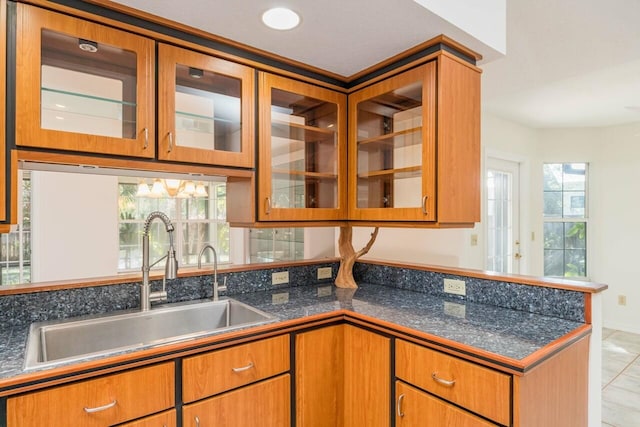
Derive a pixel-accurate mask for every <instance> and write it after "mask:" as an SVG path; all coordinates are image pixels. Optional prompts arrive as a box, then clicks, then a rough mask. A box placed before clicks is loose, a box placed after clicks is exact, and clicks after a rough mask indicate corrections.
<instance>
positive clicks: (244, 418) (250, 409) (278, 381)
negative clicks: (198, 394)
mask: <svg viewBox="0 0 640 427" xmlns="http://www.w3.org/2000/svg"><path fill="white" fill-rule="evenodd" d="M290 395H291V377H290V375H289V374H284V375H281V376H279V377H276V378H272V379H269V380H265V381H262V382H259V383H257V384H254V385H250V386H246V387H243V388H240V389H237V390H234V391H230V392H227V393H224V394H221V395H218V396H216V397H212V398H209V399H206V400H203V401H200V402H197V403H192V404H189V405H185V406H184V407H183V410H182V416H183V423H182V425H183V426H184V427H213V426H215V427H240V426H252V427H288V426H289V425H290V424H291V423H290V417H291V403H290Z"/></svg>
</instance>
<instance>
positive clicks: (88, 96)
mask: <svg viewBox="0 0 640 427" xmlns="http://www.w3.org/2000/svg"><path fill="white" fill-rule="evenodd" d="M17 8H18V11H17V37H16V144H17V145H18V146H29V147H44V148H55V149H60V150H72V151H81V152H90V153H101V154H112V155H113V154H116V155H125V156H136V157H149V158H152V157H154V155H155V144H154V132H153V130H154V126H153V120H154V109H153V106H154V75H155V72H154V63H155V60H154V55H155V53H154V42H153V40H150V39H147V38H144V37H141V36H137V35H133V34H131V33H128V32H125V31H120V30H116V29H113V28H110V27H106V26H102V25H98V24H95V23H92V22H88V21H84V20H80V19H77V18H73V17H70V16H66V15H62V14H58V13H54V12H49V11H46V10H42V9H38V8H35V7H29V6H27V5H24V4H18V5H17Z"/></svg>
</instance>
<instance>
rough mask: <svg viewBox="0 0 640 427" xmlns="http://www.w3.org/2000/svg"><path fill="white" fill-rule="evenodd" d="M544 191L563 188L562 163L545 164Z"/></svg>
mask: <svg viewBox="0 0 640 427" xmlns="http://www.w3.org/2000/svg"><path fill="white" fill-rule="evenodd" d="M543 174H544V191H560V190H562V164H561V163H547V164H545V165H544V169H543Z"/></svg>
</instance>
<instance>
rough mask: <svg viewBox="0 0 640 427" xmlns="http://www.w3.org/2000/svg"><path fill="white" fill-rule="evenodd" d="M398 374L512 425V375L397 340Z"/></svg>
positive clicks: (490, 417)
mask: <svg viewBox="0 0 640 427" xmlns="http://www.w3.org/2000/svg"><path fill="white" fill-rule="evenodd" d="M396 377H397V378H399V379H401V380H403V381H405V382H407V383H409V384H413V385H415V386H417V387H420V388H421V389H423V390H426V391H428V392H429V393H432V394H434V395H436V396H439V397H441V398H443V399H446V400H447V401H449V402H453V403H455V404H456V405H459V406H461V407H463V408H466V409H468V410H469V411H473V412H475V413H477V414H479V415H482V416H484V417H486V418H489V419H492V420H494V421H495V422H497V423H500V424H503V425H509V422H510V419H511V375H507V374H504V373H502V372H498V371H495V370H493V369H489V368H485V367H483V366H480V365H477V364H475V363H471V362H467V361H465V360H462V359H460V358H457V357H455V356H451V355H448V354H444V353H441V352H439V351H436V350H432V349H430V348H426V347H422V346H419V345H417V344H413V343H410V342H407V341H403V340H397V341H396ZM398 396H399V395H398ZM398 396H396V398H398ZM409 425H411V424H409ZM443 425H444V424H443ZM455 425H457V424H455ZM470 425H474V424H470Z"/></svg>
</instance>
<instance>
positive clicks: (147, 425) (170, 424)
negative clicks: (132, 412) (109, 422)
mask: <svg viewBox="0 0 640 427" xmlns="http://www.w3.org/2000/svg"><path fill="white" fill-rule="evenodd" d="M118 427H176V410H175V409H172V410H170V411H167V412H163V413H161V414H156V415H151V416H148V417H145V418H143V419H141V420H138V421H132V422H130V423H126V424H120V425H119V426H118Z"/></svg>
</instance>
